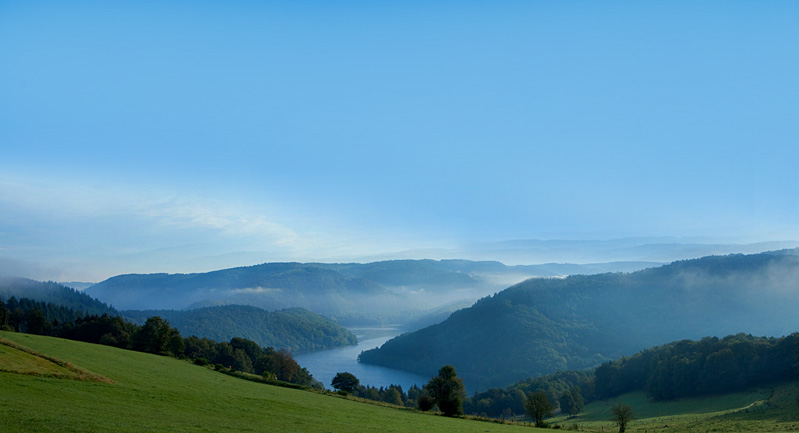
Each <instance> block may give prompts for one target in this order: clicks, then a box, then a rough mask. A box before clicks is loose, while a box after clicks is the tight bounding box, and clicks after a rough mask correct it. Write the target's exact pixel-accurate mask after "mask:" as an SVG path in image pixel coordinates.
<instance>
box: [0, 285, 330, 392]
mask: <svg viewBox="0 0 799 433" xmlns="http://www.w3.org/2000/svg"><path fill="white" fill-rule="evenodd" d="M0 327H3V328H5V329H8V330H15V331H17V332H25V333H30V334H39V335H50V336H53V337H60V338H66V339H70V340H77V341H85V342H88V343H95V344H104V345H107V346H114V347H118V348H122V349H129V350H135V351H139V352H147V353H153V354H158V355H165V356H173V357H176V358H186V359H190V360H197V363H198V364H218V365H220V366H223V367H224V368H226V369H229V370H235V371H241V372H245V373H252V374H258V375H263V376H267V377H270V378H275V379H277V380H281V381H285V382H290V383H294V384H298V385H303V386H317V387H321V385H320V384H319V383H318V382H317V381H315V380H314V379H313V377H312V376H311V374H310V373H309V372H308V370H306V369H305V368H302V367H300V366H299V364H297V362H296V361H294V359H293V358H292V357H291V354H290V353H288V352H286V351H278V350H275V349H274V348H273V347H267V348H262V347H261V346H259V345H258V344H256V343H255V342H253V341H251V340H246V339H243V338H233V339H231V340H230V342H227V343H226V342H216V341H214V340H209V339H207V338H198V337H194V336H191V337H188V338H183V337H182V336H181V335H180V332H179V331H178V330H177V329H176V328H173V327H172V326H170V324H169V322H167V321H166V320H163V319H162V318H160V317H158V316H154V317H150V318H149V319H147V321H145V323H144V324H143V325H141V326H139V325H136V324H133V323H130V322H127V321H125V320H124V319H122V318H121V317H119V316H113V315H109V314H103V315H96V314H92V315H83V314H82V313H81V312H76V311H74V310H70V309H68V308H65V307H59V306H57V305H54V304H50V303H43V302H37V301H31V300H28V299H19V300H17V299H15V298H11V299H9V300H8V303H7V304H4V303H3V302H2V300H0Z"/></svg>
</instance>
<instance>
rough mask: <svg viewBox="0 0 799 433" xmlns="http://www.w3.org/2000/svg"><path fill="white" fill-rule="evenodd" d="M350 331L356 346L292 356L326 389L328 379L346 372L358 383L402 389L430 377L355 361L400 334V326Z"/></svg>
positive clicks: (424, 381) (423, 382) (420, 384)
mask: <svg viewBox="0 0 799 433" xmlns="http://www.w3.org/2000/svg"><path fill="white" fill-rule="evenodd" d="M349 330H350V331H352V333H353V334H355V336H356V337H358V344H357V345H355V346H347V347H339V348H336V349H331V350H322V351H319V352H310V353H303V354H298V355H294V360H296V361H297V363H299V364H300V366H301V367H305V368H307V369H308V371H309V372H311V374H312V375H313V377H314V378H315V379H316V380H318V381H320V382H322V384H323V385H324V386H325V388H327V389H333V387H332V386H331V385H330V382H331V381H332V380H333V378H334V377H335V376H336V373H341V372H345V371H346V372H350V373H352V374H354V375H355V377H357V378H358V380H359V381H360V382H361V385H364V386H366V385H369V386H373V387H375V388H380V387H381V386H382V387H384V388H385V387H388V386H389V385H400V386H402V389H403V390H404V391H407V390H408V389H409V388H410V387H411V386H412V385H414V384H416V385H419V386H420V387H421V386H423V385H424V384H426V383H427V382H428V381H429V380H430V378H429V377H423V376H420V375H418V374H413V373H408V372H405V371H400V370H395V369H393V368H386V367H380V366H378V365H369V364H361V363H359V362H358V355H359V354H360V353H361V352H363V351H364V350H369V349H374V348H375V347H379V346H381V345H382V344H383V343H385V342H386V341H388V340H389V339H391V338H393V337H395V336H396V335H398V334H399V333H400V330H399V329H397V328H391V327H375V328H349Z"/></svg>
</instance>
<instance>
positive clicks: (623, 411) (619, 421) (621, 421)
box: [612, 403, 635, 433]
mask: <svg viewBox="0 0 799 433" xmlns="http://www.w3.org/2000/svg"><path fill="white" fill-rule="evenodd" d="M612 414H613V418H612V421H613V422H615V423H616V425H617V426H619V433H624V431H625V430H626V429H627V424H629V423H630V421H632V420H634V419H635V415H633V409H632V408H631V407H630V406H627V405H626V404H621V403H616V406H614V407H613V411H612Z"/></svg>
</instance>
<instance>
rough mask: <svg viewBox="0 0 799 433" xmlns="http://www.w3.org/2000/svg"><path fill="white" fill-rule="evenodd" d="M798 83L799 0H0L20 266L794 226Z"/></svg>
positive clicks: (3, 257)
mask: <svg viewBox="0 0 799 433" xmlns="http://www.w3.org/2000/svg"><path fill="white" fill-rule="evenodd" d="M797 77H799V2H797V1H762V2H740V1H718V2H716V1H670V2H632V1H631V2H617V1H608V2H593V1H572V2H563V1H492V2H488V1H459V2H455V1H425V2H421V1H405V2H366V1H351V0H342V1H335V2H328V1H324V2H323V1H302V0H300V1H266V2H256V1H244V0H231V1H225V2H221V1H220V2H212V1H192V2H189V1H166V2H156V1H136V2H133V1H124V0H121V1H114V2H108V1H96V2H95V1H14V0H4V1H0V150H2V152H0V265H2V266H0V268H2V267H3V266H5V267H6V268H11V269H12V270H16V271H18V272H19V273H22V274H26V276H32V277H37V278H52V279H61V280H64V279H78V280H91V281H96V280H100V279H103V278H107V277H109V276H112V275H115V274H119V273H125V272H189V271H201V270H210V269H218V268H221V267H227V266H236V265H249V264H254V263H258V262H263V261H283V260H298V261H310V260H345V259H353V260H358V259H360V260H368V259H369V258H373V257H380V256H385V255H386V254H390V253H392V252H396V251H407V250H415V251H419V252H418V253H417V255H419V256H420V257H422V256H424V255H425V254H427V253H425V251H428V252H429V251H448V250H449V251H451V250H453V249H457V248H459V247H461V246H463V245H467V244H473V243H477V242H492V241H502V240H511V239H612V238H617V237H630V236H672V237H676V238H692V239H694V238H702V239H707V240H709V241H715V242H757V241H766V240H796V239H799V218H797V215H799V198H797V197H798V195H797V191H798V190H799V188H798V187H799V175H798V174H797V173H798V172H799V170H797V165H798V164H799V149H798V148H797V138H799V121H797V119H799V103H797V101H799V79H797ZM442 254H443V253H442ZM485 258H490V257H485Z"/></svg>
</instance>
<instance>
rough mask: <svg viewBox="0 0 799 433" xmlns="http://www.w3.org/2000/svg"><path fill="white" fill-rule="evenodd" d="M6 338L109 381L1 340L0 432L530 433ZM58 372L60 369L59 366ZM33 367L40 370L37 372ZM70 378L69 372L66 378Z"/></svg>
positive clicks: (140, 357)
mask: <svg viewBox="0 0 799 433" xmlns="http://www.w3.org/2000/svg"><path fill="white" fill-rule="evenodd" d="M0 339H5V340H9V341H12V342H13V343H15V344H16V345H21V346H24V347H25V348H27V349H31V350H32V351H33V352H34V353H38V354H42V355H43V356H45V357H46V358H49V359H51V360H58V361H59V362H63V363H68V364H69V365H70V366H72V367H74V369H77V370H79V371H83V372H88V373H90V374H92V375H93V377H98V378H104V379H107V381H101V380H92V379H91V378H89V379H88V380H76V379H75V378H72V377H68V376H69V371H66V373H65V374H57V373H61V371H59V370H64V369H58V368H50V369H45V370H43V369H42V367H41V366H40V364H42V363H43V364H48V361H47V359H44V360H43V359H42V358H41V357H38V356H30V355H29V354H26V353H21V352H20V351H19V350H17V349H13V348H8V347H9V346H5V345H3V344H0V365H3V366H5V365H10V362H9V360H11V359H14V360H15V365H16V368H15V369H8V370H7V371H0V430H1V431H3V432H4V433H23V432H24V433H27V432H31V431H38V432H64V431H74V432H88V433H91V432H110V431H113V432H119V433H125V432H142V431H153V432H156V431H157V432H208V431H214V432H221V431H224V432H230V433H236V432H253V431H281V432H333V433H337V432H340V433H359V432H374V431H380V432H387V433H405V432H413V433H416V432H420V431H458V432H464V433H478V432H522V431H529V428H527V427H521V426H510V425H501V424H494V423H484V422H474V421H469V420H464V419H452V418H445V417H441V416H434V415H431V414H422V413H420V412H414V411H407V410H398V409H395V408H390V407H384V406H378V405H372V404H364V403H360V402H355V401H351V400H346V399H343V398H340V397H336V396H329V395H324V394H320V393H315V392H309V391H302V390H296V389H288V388H281V387H276V386H270V385H265V384H260V383H255V382H250V381H245V380H241V379H237V378H234V377H231V376H228V375H224V374H221V373H218V372H215V371H213V370H212V369H208V368H205V367H199V366H196V365H193V364H191V363H189V362H186V361H181V360H177V359H174V358H169V357H164V356H156V355H150V354H145V353H139V352H132V351H128V350H122V349H116V348H113V347H108V346H101V345H93V344H87V343H81V342H76V341H69V340H61V339H56V338H51V337H41V336H34V335H27V334H15V333H8V332H0ZM49 363H52V362H49ZM53 369H55V370H56V371H55V373H56V374H53V372H52V371H51V370H53ZM32 370H33V371H32ZM65 376H67V377H65Z"/></svg>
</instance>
